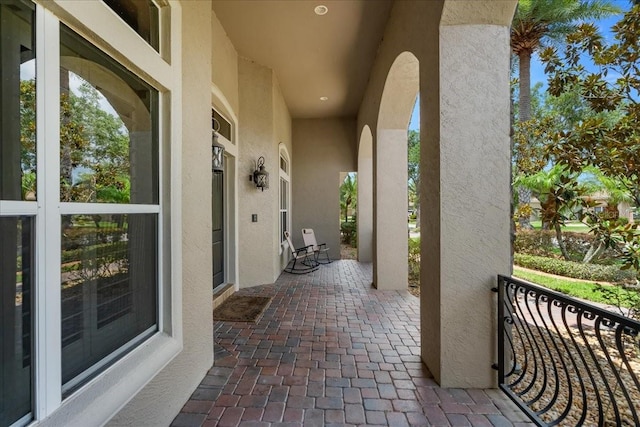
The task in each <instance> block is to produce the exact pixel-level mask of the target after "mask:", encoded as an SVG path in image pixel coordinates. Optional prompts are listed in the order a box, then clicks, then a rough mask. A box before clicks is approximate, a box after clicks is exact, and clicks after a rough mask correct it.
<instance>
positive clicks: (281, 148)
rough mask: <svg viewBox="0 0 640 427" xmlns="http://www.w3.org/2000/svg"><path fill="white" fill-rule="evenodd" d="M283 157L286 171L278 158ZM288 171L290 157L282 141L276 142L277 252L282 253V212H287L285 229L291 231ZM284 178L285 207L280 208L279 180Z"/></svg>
mask: <svg viewBox="0 0 640 427" xmlns="http://www.w3.org/2000/svg"><path fill="white" fill-rule="evenodd" d="M281 158H284V160H285V162H286V163H287V171H286V172H285V171H283V170H282V168H281V167H280V159H281ZM289 171H291V157H290V156H289V151H288V150H287V146H286V145H285V144H284V143H282V142H281V143H280V144H278V233H279V234H280V244H279V245H278V247H279V252H280V255H282V253H283V251H284V249H283V248H284V246H283V244H284V243H285V242H286V239H284V232H283V230H282V228H281V227H282V213H283V212H286V213H287V230H288V231H289V232H291V206H292V203H291V177H290V175H289ZM281 179H284V180H285V181H286V182H287V208H286V209H282V205H281V203H282V193H281V190H282V188H281V183H280V180H281Z"/></svg>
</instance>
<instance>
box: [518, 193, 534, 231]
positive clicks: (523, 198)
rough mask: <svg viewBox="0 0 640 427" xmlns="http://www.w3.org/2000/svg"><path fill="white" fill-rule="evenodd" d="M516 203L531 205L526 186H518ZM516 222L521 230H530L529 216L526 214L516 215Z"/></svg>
mask: <svg viewBox="0 0 640 427" xmlns="http://www.w3.org/2000/svg"><path fill="white" fill-rule="evenodd" d="M518 203H519V204H520V206H523V205H531V190H530V189H528V188H527V187H522V186H520V187H518ZM518 224H519V225H520V229H521V230H531V229H532V228H533V227H532V226H531V218H530V217H528V216H525V217H523V216H518Z"/></svg>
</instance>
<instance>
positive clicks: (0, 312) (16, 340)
mask: <svg viewBox="0 0 640 427" xmlns="http://www.w3.org/2000/svg"><path fill="white" fill-rule="evenodd" d="M32 229H33V218H32V217H22V216H20V217H0V236H2V238H1V239H0V254H1V256H0V316H1V317H0V318H1V319H2V323H0V356H1V357H0V363H1V365H0V369H1V370H2V372H1V373H0V425H3V426H5V425H11V424H13V423H14V422H16V421H17V420H20V419H21V418H23V417H25V416H26V415H28V414H29V413H30V412H31V396H32V390H31V384H32V376H33V369H32V358H31V349H32V347H33V345H32V336H33V333H32V324H33V314H32V310H31V307H32V305H33V300H32V297H31V295H32V293H31V289H32V284H33V277H34V275H33V254H34V251H33V233H32Z"/></svg>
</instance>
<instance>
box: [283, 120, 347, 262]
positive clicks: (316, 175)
mask: <svg viewBox="0 0 640 427" xmlns="http://www.w3.org/2000/svg"><path fill="white" fill-rule="evenodd" d="M356 141H357V138H356V122H355V120H350V119H317V120H315V119H297V120H294V121H293V164H294V168H295V175H294V176H295V178H294V180H293V184H292V186H293V188H292V190H293V191H292V197H293V222H292V227H291V228H292V233H291V235H292V237H293V244H294V246H296V247H301V246H303V244H302V243H303V242H302V229H303V228H312V229H313V230H314V233H315V235H316V239H317V241H318V243H326V244H327V247H329V248H330V249H329V256H330V257H331V258H332V259H340V172H350V171H354V170H355V169H356V161H355V152H356Z"/></svg>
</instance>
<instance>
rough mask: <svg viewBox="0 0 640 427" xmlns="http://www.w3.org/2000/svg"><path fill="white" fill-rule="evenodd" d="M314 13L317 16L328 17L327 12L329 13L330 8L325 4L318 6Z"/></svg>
mask: <svg viewBox="0 0 640 427" xmlns="http://www.w3.org/2000/svg"><path fill="white" fill-rule="evenodd" d="M313 11H314V12H315V13H316V15H320V16H322V15H326V14H327V12H329V8H328V7H327V6H325V5H323V4H319V5H318V6H316V7H315V9H313Z"/></svg>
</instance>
